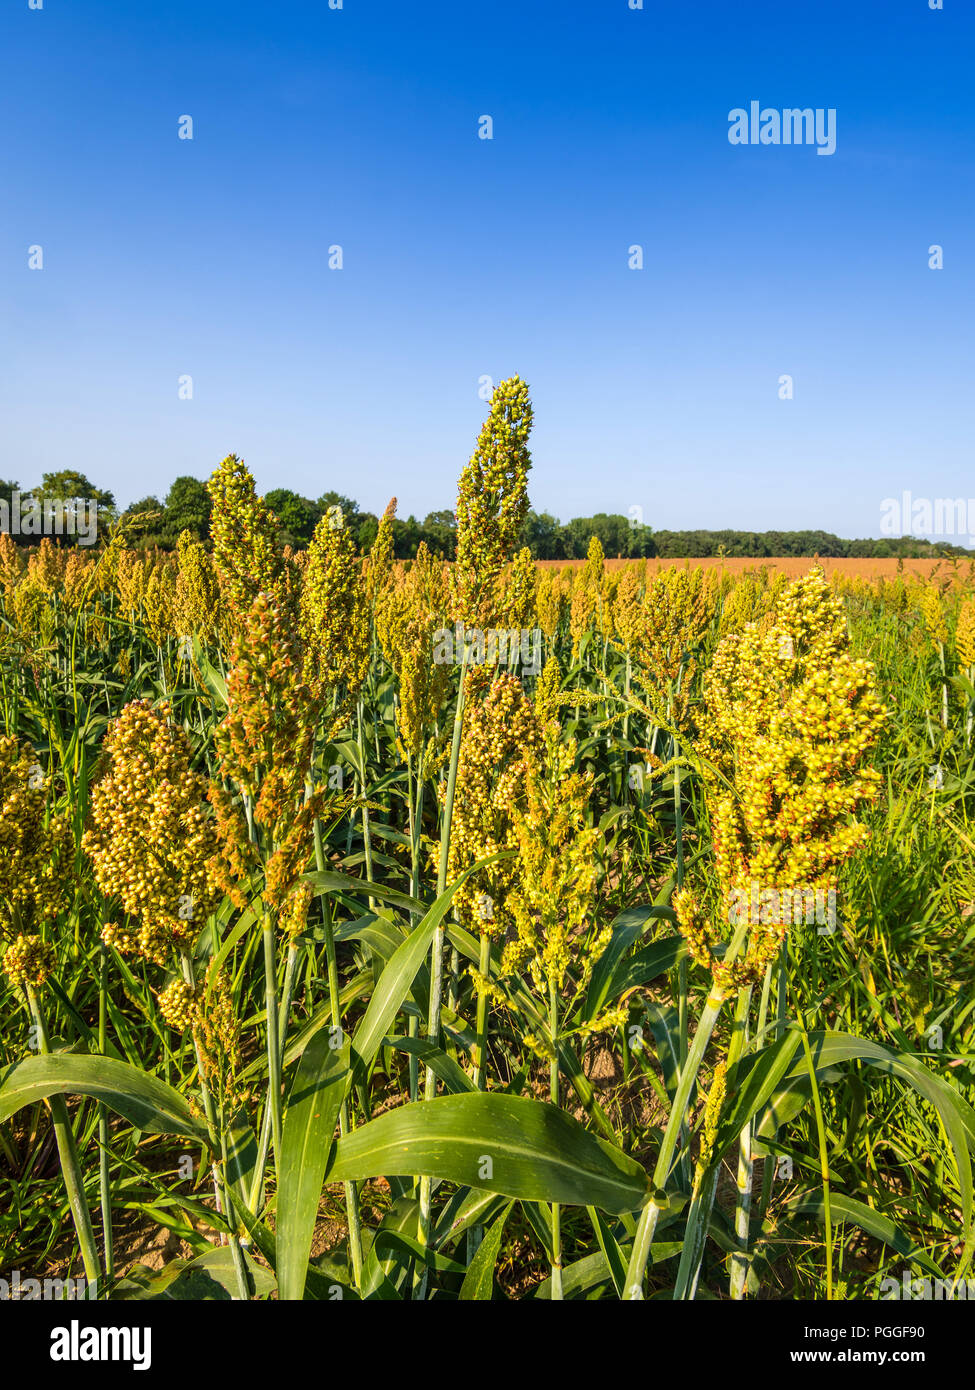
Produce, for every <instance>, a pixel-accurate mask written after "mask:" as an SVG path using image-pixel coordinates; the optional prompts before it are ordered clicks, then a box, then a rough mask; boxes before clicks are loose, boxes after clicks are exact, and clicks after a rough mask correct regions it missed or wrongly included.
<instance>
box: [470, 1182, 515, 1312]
mask: <svg viewBox="0 0 975 1390" xmlns="http://www.w3.org/2000/svg"><path fill="white" fill-rule="evenodd" d="M513 1205H514V1203H512V1202H509V1203H508V1205H507V1206H506V1207H505V1209H504V1211H503V1212H502V1213H501V1215H500V1216H499V1217H498V1219H497V1221H495V1223H494V1225H493V1226H492V1227H491V1229H490V1230H489V1231H488V1233H487V1235H486V1236H485V1237H484V1239H483V1240H482V1241H481V1243H480V1245H479V1246H478V1247H477V1253H476V1255H475V1256H474V1258H473V1260H471V1262H470V1264H469V1265H468V1267H467V1273H466V1274H465V1275H464V1282H463V1284H461V1286H460V1295H459V1296H460V1299H461V1301H462V1302H465V1303H466V1302H478V1303H489V1302H490V1301H491V1297H492V1295H493V1293H494V1266H495V1265H496V1264H497V1262H498V1252H499V1251H500V1249H501V1237H502V1236H503V1235H504V1223H505V1222H506V1221H507V1219H508V1213H509V1212H510V1210H511V1208H512V1206H513Z"/></svg>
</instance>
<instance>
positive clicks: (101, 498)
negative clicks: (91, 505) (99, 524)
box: [30, 468, 115, 511]
mask: <svg viewBox="0 0 975 1390" xmlns="http://www.w3.org/2000/svg"><path fill="white" fill-rule="evenodd" d="M30 491H31V496H32V497H36V498H37V500H38V501H39V502H46V501H53V500H55V499H58V500H60V501H63V502H70V501H75V500H80V501H85V502H96V503H97V504H98V509H99V511H101V510H103V509H108V508H111V509H113V510H114V508H115V498H114V497H113V496H112V494H111V493H110V492H105V491H104V490H103V489H102V488H98V487H96V486H95V484H94V483H93V482H91V481H90V480H89V479H88V478H87V477H86V476H85V474H84V473H79V472H78V471H77V469H74V468H62V469H60V470H59V471H58V472H56V473H45V474H44V475H43V477H42V478H41V485H40V487H34V488H31V490H30Z"/></svg>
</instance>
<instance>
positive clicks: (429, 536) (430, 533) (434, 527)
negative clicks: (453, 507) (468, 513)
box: [423, 509, 457, 560]
mask: <svg viewBox="0 0 975 1390" xmlns="http://www.w3.org/2000/svg"><path fill="white" fill-rule="evenodd" d="M423 530H424V531H425V533H426V536H425V539H426V542H427V546H428V547H429V549H430V550H432V551H433V552H434V553H435V554H437V555H443V556H444V558H445V559H447V560H452V559H453V558H454V556H455V555H456V554H457V517H456V516H455V515H454V513H453V512H452V511H448V510H446V509H444V510H443V511H439V512H428V513H427V515H426V516H425V517H424V518H423Z"/></svg>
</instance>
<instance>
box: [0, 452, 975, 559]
mask: <svg viewBox="0 0 975 1390" xmlns="http://www.w3.org/2000/svg"><path fill="white" fill-rule="evenodd" d="M16 494H19V496H20V505H21V507H22V508H23V507H24V506H26V505H27V504H28V500H29V499H31V498H34V499H36V500H37V501H38V502H42V503H43V502H44V501H45V499H48V498H50V499H59V500H67V499H69V498H84V499H86V500H87V501H90V502H94V503H95V504H96V505H97V507H98V512H99V516H100V518H102V519H104V520H105V521H108V522H114V521H115V520H116V519H118V518H119V517H120V516H121V517H123V518H125V519H126V523H127V528H128V529H129V531H130V533H131V536H132V539H133V542H134V543H135V544H137V545H141V546H145V547H158V548H159V549H161V550H171V549H173V548H174V547H175V545H176V542H177V540H178V538H179V535H180V533H181V532H182V531H189V532H190V534H191V535H192V536H193V537H194V539H196V540H201V541H206V540H208V539H209V534H210V508H211V503H210V496H209V493H208V492H207V490H206V485H205V484H204V483H201V482H200V481H199V479H198V478H192V477H189V476H183V477H179V478H176V479H175V481H174V482H173V484H172V486H171V487H170V489H169V491H168V492H167V494H166V496H165V498H162V499H161V498H159V497H155V496H149V497H143V498H141V499H140V500H139V501H138V502H133V503H132V505H131V506H129V507H126V508H125V510H124V511H121V512H120V511H119V509H118V508H117V506H116V504H115V498H114V497H113V495H112V493H111V492H108V491H106V490H104V489H102V488H98V487H96V486H95V485H94V484H93V483H92V482H90V480H89V479H88V478H87V477H86V476H85V475H84V474H83V473H79V472H77V471H75V470H73V469H62V470H61V471H60V472H56V473H45V474H44V476H43V478H42V480H41V482H40V484H39V485H37V486H35V487H31V488H23V489H22V488H21V487H20V484H19V483H16V482H12V481H7V482H4V481H2V480H0V502H5V503H6V506H7V509H8V510H9V509H10V508H11V507H12V506H13V502H14V498H15V495H16ZM264 500H265V502H266V503H267V505H268V506H269V507H270V508H271V510H272V511H273V512H274V514H275V516H276V517H277V519H278V522H279V524H280V528H281V539H282V542H283V544H285V545H290V546H292V547H294V548H295V549H300V548H302V547H303V546H306V545H307V544H308V542H309V541H310V540H311V537H312V535H313V534H314V531H315V527H316V526H317V525H318V523H319V521H320V520H321V518H322V517H323V516H324V515H326V513H327V512H328V511H329V509H330V508H334V507H336V506H338V507H341V509H342V514H343V516H344V518H345V524H346V525H347V526H349V527H350V528H351V529H352V531H353V533H354V534H355V537H356V541H357V543H358V545H359V548H360V550H362V551H367V550H368V549H369V548H370V546H371V545H372V543H373V541H374V540H375V538H376V532H377V530H378V528H379V518H378V516H376V515H375V514H374V513H372V512H368V511H363V510H362V509H361V508H360V507H359V504H358V503H357V502H356V501H355V500H354V499H353V498H350V497H346V496H344V495H343V494H341V493H339V492H325V493H323V494H322V496H321V497H319V498H317V499H315V500H312V499H311V498H308V497H302V496H301V495H300V494H298V493H296V492H293V491H292V490H291V489H290V488H273V489H272V490H271V491H270V492H268V493H266V494H265V497H264ZM5 514H6V513H5V512H4V509H3V508H0V515H5ZM4 529H6V528H4ZM593 536H597V537H598V538H599V542H600V544H601V545H602V548H603V552H604V554H605V555H607V556H610V557H615V556H618V557H620V558H622V559H628V558H629V559H641V558H653V557H659V558H661V559H668V560H669V559H673V560H679V559H687V558H714V559H719V558H721V557H722V556H726V557H729V558H735V557H743V558H747V559H762V558H764V557H767V556H798V557H804V556H813V555H821V556H824V557H825V556H830V557H835V558H837V559H844V558H851V559H855V558H864V559H876V558H881V557H885V556H903V557H904V558H919V559H924V558H927V557H929V556H930V557H935V556H942V555H968V554H971V553H972V552H970V551H967V550H965V549H964V547H962V546H957V545H951V544H949V543H948V542H944V541H928V540H924V539H921V538H919V537H916V536H902V537H887V538H885V539H882V540H876V539H870V538H868V539H863V540H845V539H843V538H842V537H841V536H835V535H833V534H832V532H829V531H732V530H722V531H704V530H693V531H669V530H659V531H657V530H654V529H653V528H652V527H650V526H647V525H644V524H643V523H639V522H634V521H633V520H632V519H631V518H629V517H625V516H621V515H619V514H616V513H606V512H598V513H597V514H596V515H595V516H587V517H573V519H572V520H571V521H567V522H564V523H563V522H561V521H559V520H558V518H557V517H554V516H551V515H550V514H549V513H548V512H535V511H530V512H529V513H528V515H527V516H526V518H525V522H524V525H523V526H522V530H521V536H520V540H519V545H520V546H528V547H529V549H530V550H531V552H532V554H533V555H534V556H535V558H536V559H539V560H579V559H583V558H584V557H585V555H586V552H587V550H588V548H589V542H590V539H591V538H592V537H593ZM14 539H15V540H16V541H18V542H19V543H20V544H30V543H32V542H33V543H36V541H37V539H38V537H37V536H34V535H28V536H24V535H21V536H17V535H16V534H15V535H14ZM61 541H62V543H65V544H70V543H71V538H70V537H67V536H65V537H62V538H61ZM422 541H425V542H426V545H427V548H428V549H429V550H430V551H432V552H433V553H434V554H437V555H442V556H443V557H444V558H445V559H448V560H451V559H453V558H454V550H455V546H456V521H455V518H454V513H453V512H452V511H449V510H443V511H436V512H429V513H428V514H427V515H426V516H425V517H424V518H423V520H422V521H418V520H417V518H416V517H414V516H409V517H407V518H406V519H405V520H404V519H402V518H400V517H397V518H396V520H395V521H394V523H393V545H394V553H395V555H396V558H397V559H401V560H406V559H411V558H412V557H413V556H414V555H415V554H416V552H417V548H418V546H419V545H420V543H421V542H422Z"/></svg>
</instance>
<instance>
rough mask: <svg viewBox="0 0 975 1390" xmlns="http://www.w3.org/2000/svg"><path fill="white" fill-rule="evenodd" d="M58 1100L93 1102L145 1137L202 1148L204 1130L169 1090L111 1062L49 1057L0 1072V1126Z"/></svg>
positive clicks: (110, 1059)
mask: <svg viewBox="0 0 975 1390" xmlns="http://www.w3.org/2000/svg"><path fill="white" fill-rule="evenodd" d="M58 1094H65V1095H80V1096H93V1097H94V1098H95V1099H96V1100H100V1101H103V1102H104V1103H105V1104H106V1105H107V1106H108V1107H109V1109H110V1110H114V1111H116V1112H117V1113H118V1114H119V1115H122V1116H124V1117H125V1119H127V1120H128V1121H129V1123H130V1124H133V1125H135V1127H136V1129H141V1130H143V1131H144V1132H145V1133H146V1134H182V1135H189V1136H191V1137H193V1138H195V1139H200V1140H202V1141H203V1143H207V1138H208V1136H207V1128H206V1124H205V1123H204V1121H203V1120H202V1119H200V1118H199V1117H197V1116H196V1115H194V1114H193V1112H192V1111H191V1110H190V1107H189V1105H188V1104H187V1102H186V1101H185V1100H184V1099H183V1097H182V1096H181V1095H180V1094H179V1092H178V1091H176V1090H174V1089H173V1087H172V1086H167V1085H166V1083H165V1081H160V1080H159V1079H158V1078H157V1077H155V1076H149V1075H148V1074H147V1073H146V1072H144V1071H140V1070H139V1069H138V1068H137V1067H133V1066H131V1065H130V1064H129V1063H128V1062H119V1061H116V1060H115V1058H114V1057H91V1056H85V1055H78V1054H77V1053H70V1052H52V1053H46V1054H44V1055H42V1056H38V1057H25V1058H24V1060H23V1061H21V1062H14V1063H12V1064H11V1065H10V1066H9V1067H6V1068H5V1069H4V1070H3V1071H2V1072H0V1121H2V1120H7V1119H9V1118H10V1116H11V1115H15V1114H16V1113H17V1111H18V1110H21V1109H23V1107H24V1106H25V1105H31V1104H32V1103H33V1102H34V1101H38V1100H44V1099H45V1098H46V1097H47V1096H53V1095H58Z"/></svg>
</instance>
